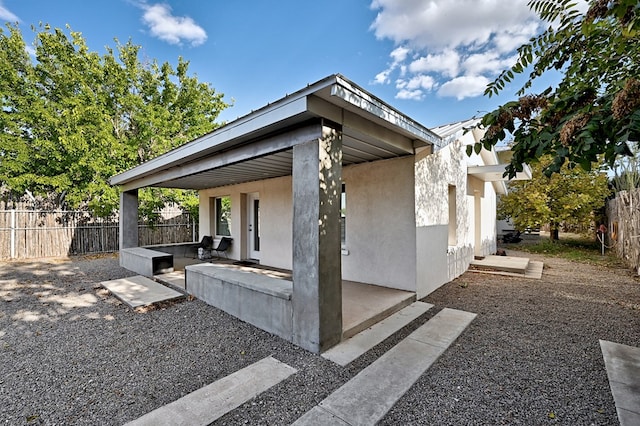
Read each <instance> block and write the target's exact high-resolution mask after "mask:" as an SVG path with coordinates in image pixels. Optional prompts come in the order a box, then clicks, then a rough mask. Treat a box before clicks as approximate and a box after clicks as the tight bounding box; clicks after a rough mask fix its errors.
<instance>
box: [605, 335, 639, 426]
mask: <svg viewBox="0 0 640 426" xmlns="http://www.w3.org/2000/svg"><path fill="white" fill-rule="evenodd" d="M600 348H601V349H602V356H603V358H604V365H605V368H606V369H607V377H608V378H609V386H610V387H611V393H612V394H613V399H614V401H615V403H616V411H617V412H618V420H620V425H621V426H637V425H640V348H635V347H633V346H627V345H621V344H619V343H614V342H608V341H606V340H600Z"/></svg>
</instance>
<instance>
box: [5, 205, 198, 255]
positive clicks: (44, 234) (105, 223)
mask: <svg viewBox="0 0 640 426" xmlns="http://www.w3.org/2000/svg"><path fill="white" fill-rule="evenodd" d="M197 226H198V225H197V223H195V221H194V220H193V219H192V218H191V217H190V215H189V214H187V213H183V212H182V211H181V210H163V211H162V212H160V219H159V220H158V221H156V222H155V223H144V222H141V223H139V224H138V244H139V245H141V246H144V245H152V244H170V243H183V242H191V241H195V240H196V238H197V235H198V229H197ZM118 239H119V223H118V218H117V217H116V218H110V219H104V218H99V217H95V216H92V215H91V214H90V213H88V212H86V211H69V210H29V209H28V210H25V209H6V210H0V259H28V258H38V257H55V256H69V255H77V254H91V253H108V252H115V251H118Z"/></svg>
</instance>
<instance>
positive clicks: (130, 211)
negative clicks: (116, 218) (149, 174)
mask: <svg viewBox="0 0 640 426" xmlns="http://www.w3.org/2000/svg"><path fill="white" fill-rule="evenodd" d="M119 243H120V250H122V249H125V248H131V247H138V190H137V189H134V190H131V191H126V192H121V193H120V235H119Z"/></svg>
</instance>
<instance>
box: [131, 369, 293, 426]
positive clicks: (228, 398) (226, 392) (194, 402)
mask: <svg viewBox="0 0 640 426" xmlns="http://www.w3.org/2000/svg"><path fill="white" fill-rule="evenodd" d="M296 371H297V370H296V369H295V368H293V367H290V366H288V365H287V364H285V363H282V362H280V361H278V360H277V359H275V358H273V357H267V358H264V359H262V360H260V361H258V362H256V363H254V364H251V365H250V366H248V367H245V368H243V369H242V370H239V371H236V372H235V373H232V374H230V375H228V376H226V377H223V378H222V379H220V380H217V381H215V382H213V383H211V384H210V385H207V386H205V387H203V388H200V389H198V390H196V391H194V392H191V393H190V394H188V395H185V396H183V397H182V398H180V399H178V400H176V401H174V402H172V403H170V404H167V405H165V406H162V407H160V408H158V409H157V410H154V411H151V412H150V413H147V414H145V415H144V416H142V417H140V418H138V419H136V420H134V421H132V422H129V423H127V426H147V425H148V426H156V425H167V426H168V425H185V426H187V425H188V426H199V425H208V424H210V423H212V422H214V421H215V420H216V419H218V418H220V417H222V416H223V415H225V414H226V413H228V412H229V411H231V410H234V409H235V408H238V407H239V406H241V405H242V404H244V403H245V402H247V401H249V400H250V399H252V398H254V397H255V396H257V395H259V394H261V393H262V392H264V391H266V390H267V389H269V388H270V387H272V386H275V385H277V384H278V383H280V382H281V381H283V380H284V379H286V378H287V377H289V376H291V375H292V374H293V373H295V372H296Z"/></svg>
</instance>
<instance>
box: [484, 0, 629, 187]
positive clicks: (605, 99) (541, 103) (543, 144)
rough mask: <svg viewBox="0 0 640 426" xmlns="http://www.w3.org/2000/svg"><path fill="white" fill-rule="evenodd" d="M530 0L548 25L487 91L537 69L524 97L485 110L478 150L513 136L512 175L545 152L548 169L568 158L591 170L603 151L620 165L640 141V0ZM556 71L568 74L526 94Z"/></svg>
mask: <svg viewBox="0 0 640 426" xmlns="http://www.w3.org/2000/svg"><path fill="white" fill-rule="evenodd" d="M529 6H530V8H531V9H532V10H533V11H535V12H536V13H537V14H538V15H539V16H540V18H541V19H542V20H543V21H546V22H547V23H549V27H548V28H547V29H546V31H544V32H543V33H542V34H540V35H539V36H537V37H534V38H532V39H531V40H530V41H529V43H527V44H525V45H523V46H521V47H520V48H519V49H518V54H519V56H518V60H517V62H516V64H515V65H514V66H513V67H511V69H508V70H505V71H503V72H502V73H501V74H500V75H499V76H498V78H497V79H496V80H495V81H494V82H493V83H491V84H489V86H488V87H487V89H486V91H485V95H487V96H492V95H495V94H498V93H499V92H500V91H502V90H503V89H504V88H505V87H506V85H507V83H509V82H511V81H512V79H513V78H514V77H515V75H516V74H521V73H524V72H526V71H530V74H529V78H528V80H527V81H526V83H525V84H524V86H523V87H522V88H521V89H520V90H519V91H518V92H517V96H520V98H519V99H518V100H517V101H511V102H507V103H505V104H504V105H502V106H500V107H499V108H497V109H496V110H494V111H492V112H490V113H488V114H486V115H485V116H484V117H483V119H482V125H483V126H484V127H485V128H487V132H486V134H485V137H484V138H483V140H482V141H481V142H480V143H478V144H476V146H475V147H474V149H475V150H476V151H479V150H480V149H481V147H482V146H484V147H485V148H487V149H490V148H491V147H492V146H494V145H495V144H496V143H498V142H499V141H502V140H505V139H506V138H509V137H512V138H513V144H512V150H513V153H514V155H513V158H512V161H511V163H510V164H509V166H508V167H507V172H506V175H508V176H509V177H513V176H515V173H516V172H518V171H521V170H522V164H523V163H529V162H531V161H533V160H534V159H537V158H540V157H541V156H543V155H546V154H548V155H551V156H552V158H553V161H552V162H551V163H549V164H548V165H547V167H546V169H545V173H547V174H551V173H553V172H559V171H560V170H561V168H562V165H563V164H565V163H566V162H569V163H571V164H579V165H580V166H582V168H584V169H585V170H590V168H591V165H592V164H593V163H595V162H598V161H599V160H600V159H601V158H602V157H603V158H604V160H605V161H606V162H607V163H608V164H609V165H613V163H614V162H615V160H616V158H617V157H618V156H620V155H629V154H630V150H629V146H628V142H629V141H636V142H637V141H639V140H640V60H639V59H640V43H639V42H640V3H639V2H638V1H637V0H590V2H589V10H588V12H587V13H586V14H581V13H579V12H578V10H577V9H576V7H575V6H576V4H575V2H574V1H572V0H531V1H530V2H529ZM551 70H557V71H559V72H560V73H561V74H562V75H563V77H562V80H561V82H560V83H559V85H558V86H557V87H556V88H551V87H550V88H547V89H546V90H543V91H542V92H540V93H533V94H531V93H530V94H525V93H526V91H527V90H528V89H530V88H531V86H532V83H533V82H534V80H536V79H538V78H539V77H540V76H542V75H543V74H544V73H546V72H548V71H551Z"/></svg>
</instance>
